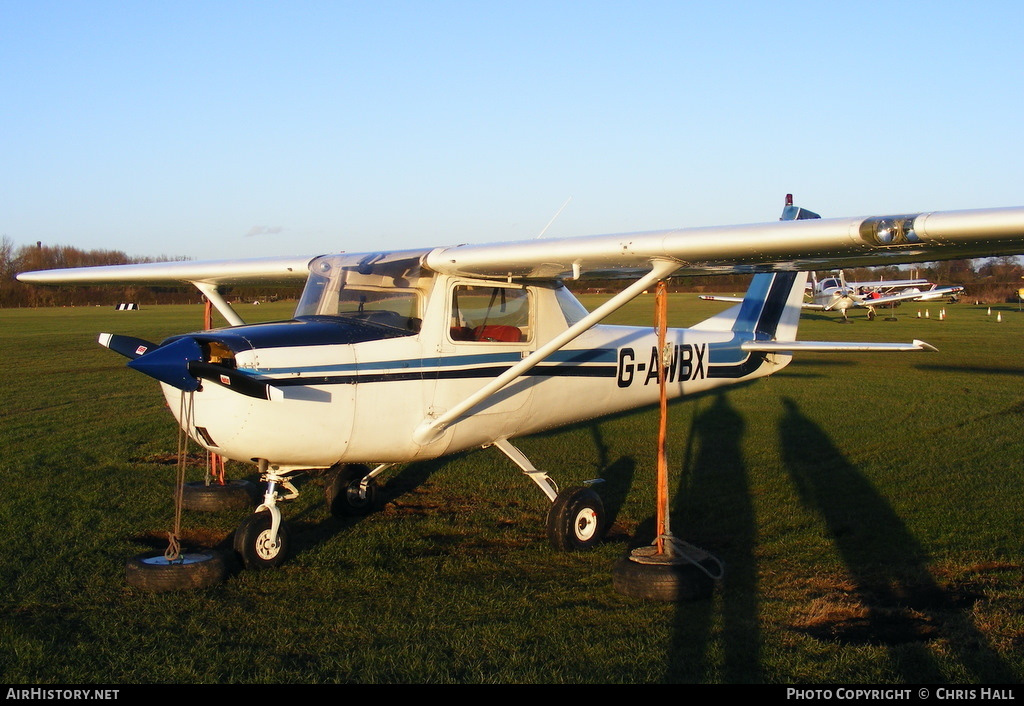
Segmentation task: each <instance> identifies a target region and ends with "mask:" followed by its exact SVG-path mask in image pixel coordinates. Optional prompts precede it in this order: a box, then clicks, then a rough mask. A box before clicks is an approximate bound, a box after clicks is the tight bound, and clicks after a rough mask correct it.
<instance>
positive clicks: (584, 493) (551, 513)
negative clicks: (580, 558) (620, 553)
mask: <svg viewBox="0 0 1024 706" xmlns="http://www.w3.org/2000/svg"><path fill="white" fill-rule="evenodd" d="M604 524H605V514H604V503H602V502H601V497H600V496H599V495H598V494H597V493H596V492H594V491H593V490H591V489H590V488H587V487H584V486H579V487H575V488H566V489H565V490H563V491H562V492H561V493H559V494H558V496H557V497H556V498H555V501H554V502H553V503H552V504H551V508H550V509H549V510H548V520H547V530H548V539H549V540H550V541H551V546H553V547H554V548H555V549H557V550H559V551H563V552H567V551H580V550H585V549H591V548H592V547H594V546H596V545H597V544H598V543H599V542H600V541H601V539H602V537H603V536H604Z"/></svg>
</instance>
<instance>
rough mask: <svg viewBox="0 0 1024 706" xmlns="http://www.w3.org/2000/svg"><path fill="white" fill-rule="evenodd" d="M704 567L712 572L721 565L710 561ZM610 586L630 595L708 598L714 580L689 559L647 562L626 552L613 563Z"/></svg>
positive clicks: (683, 599) (666, 598)
mask: <svg viewBox="0 0 1024 706" xmlns="http://www.w3.org/2000/svg"><path fill="white" fill-rule="evenodd" d="M706 568H707V569H708V570H709V571H711V572H715V571H717V570H719V568H720V567H719V566H718V565H717V564H711V563H709V564H708V565H707V566H706ZM612 587H613V588H614V589H615V590H616V591H618V592H619V593H621V594H623V595H626V596H632V597H633V598H646V599H648V600H652V601H666V602H673V603H678V602H689V601H699V600H704V599H707V598H710V597H711V594H712V593H713V592H714V588H715V581H714V579H712V578H711V577H710V576H709V575H708V574H707V573H705V572H704V571H703V570H702V569H701V568H700V567H698V566H696V565H694V564H691V563H689V562H685V563H652V564H648V563H642V562H638V561H634V560H633V559H631V558H630V557H629V555H626V556H623V557H622V558H620V559H619V560H618V561H617V562H615V565H614V566H613V567H612Z"/></svg>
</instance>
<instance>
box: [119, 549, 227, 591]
mask: <svg viewBox="0 0 1024 706" xmlns="http://www.w3.org/2000/svg"><path fill="white" fill-rule="evenodd" d="M227 575H228V568H227V562H226V561H225V560H224V555H223V554H221V553H219V552H211V551H197V552H185V553H183V554H181V555H180V556H179V557H178V558H177V559H174V560H173V561H172V560H169V559H167V558H166V557H165V556H164V555H163V554H162V553H161V554H140V555H139V556H135V557H132V558H131V559H129V560H128V564H127V566H126V567H125V579H126V580H127V581H128V585H129V586H133V587H134V588H139V589H142V590H145V591H154V592H162V591H177V590H181V589H188V588H206V587H207V586H213V585H214V584H217V583H221V582H222V581H224V580H225V579H226V578H227Z"/></svg>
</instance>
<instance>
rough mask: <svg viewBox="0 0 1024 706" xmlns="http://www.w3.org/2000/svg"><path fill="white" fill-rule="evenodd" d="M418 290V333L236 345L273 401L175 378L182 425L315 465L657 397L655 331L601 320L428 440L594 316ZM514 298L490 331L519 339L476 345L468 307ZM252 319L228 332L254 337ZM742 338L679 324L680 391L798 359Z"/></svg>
mask: <svg viewBox="0 0 1024 706" xmlns="http://www.w3.org/2000/svg"><path fill="white" fill-rule="evenodd" d="M415 288H416V289H417V293H418V294H419V295H422V296H421V303H420V304H419V306H420V309H419V310H418V311H417V312H416V313H418V314H420V317H416V318H418V319H420V320H421V324H420V325H419V326H418V331H417V332H415V333H411V334H410V335H402V336H398V337H392V338H384V339H381V340H366V341H360V342H356V343H312V344H311V342H310V341H295V344H294V345H289V344H288V343H287V342H280V341H277V342H275V344H274V345H270V346H260V345H258V344H256V346H255V347H254V348H252V349H251V350H246V351H239V352H237V354H236V359H235V364H236V365H237V369H238V370H239V371H244V372H246V373H248V374H252V375H253V376H259V377H260V378H263V379H269V380H271V381H272V382H273V383H274V385H275V388H274V391H275V394H274V396H273V398H272V399H269V400H266V399H257V398H253V397H247V396H245V395H241V394H238V393H237V392H235V391H234V390H232V389H231V388H230V387H227V386H222V385H218V384H214V383H210V382H204V384H203V386H202V388H201V389H200V390H198V391H196V392H194V393H189V392H182V391H181V390H179V389H177V388H175V387H171V386H170V385H167V384H164V385H163V388H164V393H165V395H166V397H167V400H168V403H169V406H170V408H171V409H172V410H174V413H175V416H177V417H179V423H181V419H180V417H181V415H180V414H179V411H178V410H179V409H181V398H182V395H185V396H186V398H187V400H188V401H190V402H191V416H190V418H189V419H187V420H186V424H184V426H185V427H186V428H187V429H188V431H189V433H190V434H191V435H192V437H193V438H194V439H195V440H196V441H197V442H199V443H200V444H201V445H203V446H204V447H206V448H207V449H209V450H211V451H213V452H216V453H218V454H221V455H223V456H226V457H228V458H232V459H237V460H243V461H250V460H254V459H267V460H268V461H269V462H271V463H273V464H276V465H278V466H279V467H283V468H314V467H327V466H331V465H333V464H336V463H339V462H361V463H377V462H380V463H386V462H408V461H413V460H417V459H425V458H433V457H437V456H441V455H444V454H448V453H453V452H457V451H461V450H465V449H469V448H473V447H479V446H481V445H487V444H490V443H493V442H494V441H497V440H502V439H509V438H513V437H517V436H522V435H526V434H531V433H535V432H538V431H542V430H545V429H550V428H552V427H557V426H561V425H564V424H569V423H573V422H577V421H581V420H586V419H590V418H593V417H597V416H600V415H604V414H610V413H614V412H619V411H622V410H627V409H632V408H636V407H640V406H644V405H649V404H653V403H656V402H657V400H658V397H659V385H658V370H657V368H658V366H659V364H660V356H659V354H658V341H657V334H656V332H655V330H654V329H653V328H651V327H627V326H608V325H598V326H594V327H592V328H590V329H589V330H587V331H585V332H584V333H582V334H581V335H580V336H578V337H577V338H575V339H574V340H573V341H571V342H570V343H569V344H568V345H566V346H565V347H563V348H562V349H560V350H559V351H557V352H556V353H554V354H553V355H551V356H549V357H548V358H547V359H545V360H544V361H542V362H541V363H539V364H538V365H536V366H535V367H534V368H532V369H531V370H530V371H529V372H528V373H527V374H525V375H524V376H522V377H520V378H517V379H516V380H514V381H512V382H511V383H510V384H509V385H507V386H506V387H505V388H504V389H502V390H500V391H499V392H497V393H496V394H494V395H492V396H490V397H488V398H487V399H486V400H484V401H483V402H481V403H479V404H477V405H475V406H474V407H472V408H471V409H470V410H469V411H468V412H467V413H466V414H464V415H462V416H461V417H460V418H459V419H458V420H457V421H456V422H455V423H453V424H451V425H450V426H447V428H446V429H445V430H444V432H443V433H442V434H440V435H439V436H437V437H436V438H433V439H431V440H430V441H428V442H426V443H423V444H419V443H416V441H414V431H415V430H416V429H417V427H418V426H419V425H420V424H421V423H423V422H424V420H428V419H430V418H434V417H437V416H439V415H441V414H443V413H444V412H445V411H446V410H448V409H451V408H452V407H454V406H455V405H457V404H458V403H460V402H462V401H463V400H464V399H466V398H467V397H469V396H470V395H471V394H473V393H474V392H476V391H477V390H479V389H480V388H481V387H482V386H483V385H484V384H486V383H487V382H488V381H489V380H491V379H493V378H494V377H496V376H497V375H499V374H500V373H502V372H504V371H505V370H506V369H508V368H509V367H510V366H511V365H513V364H515V363H516V362H518V361H520V360H522V359H523V358H524V357H526V356H527V355H529V354H530V353H531V352H532V351H534V350H536V348H537V347H538V346H539V345H541V344H543V343H544V342H545V341H548V340H550V339H552V338H553V337H554V336H556V335H558V334H559V333H561V332H562V331H564V330H565V329H566V328H567V327H569V326H570V325H571V324H572V323H573V322H574V320H577V319H578V317H581V316H582V315H584V314H585V313H586V311H585V310H584V309H583V307H582V305H580V304H579V303H578V302H577V301H576V300H575V298H573V297H572V296H571V294H569V292H568V290H566V289H564V288H562V287H561V286H559V285H552V286H525V287H524V286H522V285H512V284H505V283H503V282H494V281H480V280H469V279H465V278H459V277H448V276H445V275H431V276H429V277H426V276H425V277H422V278H420V280H418V281H417V282H416V283H415ZM466 293H470V294H473V295H475V297H476V298H475V299H471V298H469V297H467V296H465V294H466ZM460 296H461V299H460ZM651 300H652V301H653V297H651ZM515 301H519V302H520V304H519V307H520V309H521V311H520V312H519V313H518V314H516V316H517V317H518V318H517V319H515V320H514V321H513V320H508V321H507V322H506V323H505V324H503V325H501V326H496V327H490V328H498V329H502V330H503V331H506V332H507V331H510V330H511V331H512V332H513V335H512V336H509V338H515V337H516V336H515V334H516V332H515V331H514V329H518V336H519V338H521V340H465V339H467V338H468V334H466V333H465V331H466V330H467V329H468V328H469V327H468V326H463V325H462V324H464V323H466V321H465V320H466V318H467V316H469V314H467V310H468V309H470V308H472V307H473V306H476V307H477V309H478V310H479V309H482V308H486V307H487V306H490V311H491V312H493V313H492V314H490V315H491V316H497V315H498V314H497V312H503V313H502V315H504V316H510V315H511V314H510V313H509V312H510V311H511V309H512V308H513V307H514V306H516V305H515ZM460 302H461V303H460ZM474 302H475V304H474ZM470 323H472V322H470ZM248 328H250V327H234V328H230V329H223V330H222V331H224V332H232V333H236V334H238V335H241V336H243V337H244V336H245V334H246V329H248ZM252 328H257V327H252ZM481 328H488V327H479V326H478V327H477V329H476V330H477V331H478V333H479V331H480V329H481ZM210 333H211V334H216V333H218V332H217V331H214V332H210ZM735 338H736V337H735V335H734V333H733V332H732V331H731V330H699V329H670V330H669V332H668V338H667V342H668V344H669V349H670V351H671V357H670V359H669V361H668V364H667V365H666V371H667V379H668V385H667V388H668V395H669V396H670V397H679V396H682V395H689V394H694V393H698V392H702V391H705V390H708V389H711V388H714V387H717V386H721V385H726V384H732V383H736V382H740V381H742V380H746V379H750V378H754V377H760V376H763V375H766V374H768V373H769V372H773V371H774V370H777V369H778V368H779V367H780V366H782V365H785V364H786V363H787V362H788V360H789V357H788V356H785V355H768V356H767V357H766V356H764V355H759V354H748V353H744V352H742V351H740V350H739V346H738V343H737V342H736V341H735ZM766 361H767V362H766Z"/></svg>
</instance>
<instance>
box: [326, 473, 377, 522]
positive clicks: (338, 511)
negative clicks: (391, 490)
mask: <svg viewBox="0 0 1024 706" xmlns="http://www.w3.org/2000/svg"><path fill="white" fill-rule="evenodd" d="M369 472H370V468H369V466H364V465H363V464H361V463H351V464H346V465H343V466H341V467H340V468H339V469H338V470H337V472H336V473H333V474H332V475H331V476H330V477H329V478H328V480H327V484H326V485H325V487H324V494H325V495H326V497H327V509H328V510H330V511H331V514H332V515H334V517H337V518H339V519H340V518H344V517H362V516H363V515H369V514H370V513H371V512H373V510H374V508H375V507H376V505H377V481H375V480H374V479H372V478H371V479H370V480H369V481H367V484H366V490H365V492H360V485H361V481H362V479H363V478H364V477H365V476H366V475H367V474H368V473H369Z"/></svg>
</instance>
